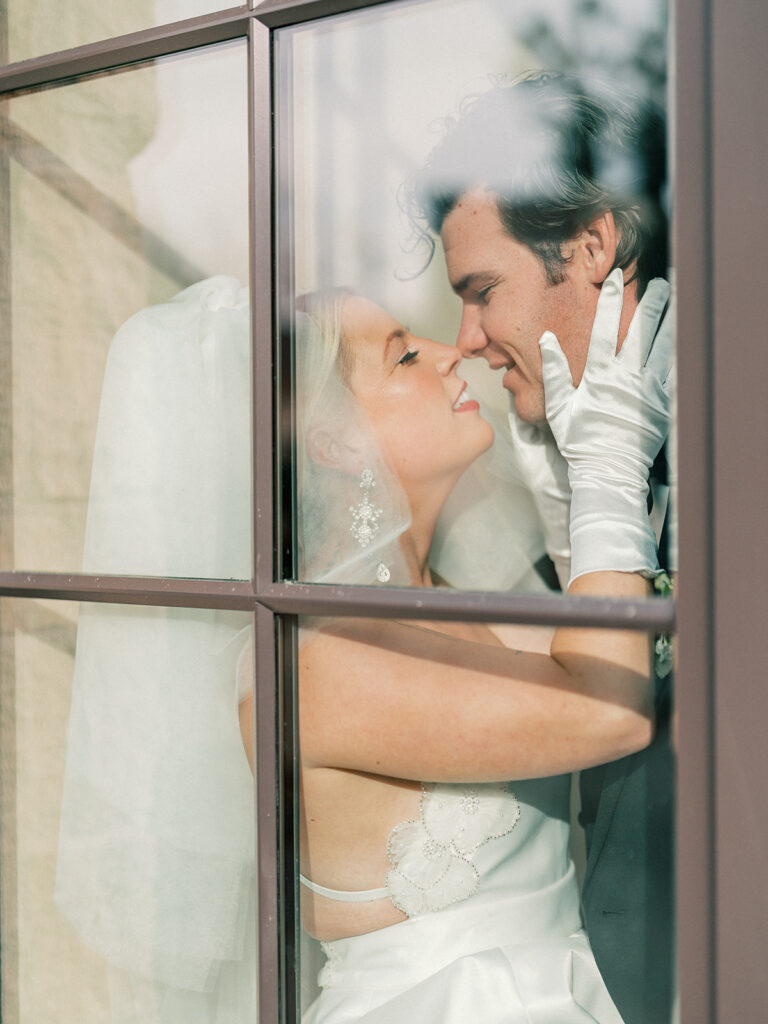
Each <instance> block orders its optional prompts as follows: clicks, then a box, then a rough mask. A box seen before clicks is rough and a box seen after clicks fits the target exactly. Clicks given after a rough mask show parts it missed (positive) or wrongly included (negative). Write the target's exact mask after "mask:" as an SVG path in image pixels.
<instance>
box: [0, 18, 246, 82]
mask: <svg viewBox="0 0 768 1024" xmlns="http://www.w3.org/2000/svg"><path fill="white" fill-rule="evenodd" d="M252 17H253V15H252V13H251V12H250V11H249V10H248V8H247V7H246V6H245V5H242V6H239V7H232V8H229V10H226V11H219V12H218V13H216V14H209V15H203V16H202V17H199V18H189V19H187V20H186V21H178V22H175V23H174V24H171V25H161V26H158V27H157V28H151V29H145V30H143V31H141V32H131V33H129V34H128V35H124V36H116V37H115V38H113V39H107V40H103V41H101V42H98V43H88V44H87V45H86V46H77V47H74V48H73V49H71V50H62V51H60V52H59V53H52V54H51V53H49V54H45V55H44V56H42V57H33V58H31V59H30V60H24V61H19V62H18V63H15V64H7V65H6V66H5V67H4V68H0V96H2V95H9V94H11V93H20V92H27V91H29V90H31V89H39V88H42V87H44V86H48V85H53V84H56V83H61V82H63V81H68V80H71V79H74V78H82V77H84V76H86V75H94V74H101V73H103V72H106V71H111V70H114V69H116V68H121V67H125V66H126V65H128V64H137V63H140V62H141V61H146V60H152V59H153V58H155V57H165V56H168V55H169V54H172V53H179V52H181V51H182V50H190V49H194V48H195V47H198V46H208V45H211V44H213V43H223V42H226V41H227V40H229V39H237V38H239V37H242V36H245V35H246V34H247V31H248V22H249V21H250V19H251V18H252Z"/></svg>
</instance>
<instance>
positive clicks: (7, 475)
mask: <svg viewBox="0 0 768 1024" xmlns="http://www.w3.org/2000/svg"><path fill="white" fill-rule="evenodd" d="M245 57H246V54H245V46H244V44H242V43H240V42H238V43H236V44H231V45H229V44H228V45H226V46H222V47H215V48H211V49H205V50H198V51H196V52H195V53H194V54H193V55H191V56H185V57H183V58H174V59H170V60H167V61H162V62H158V63H157V64H155V65H152V66H144V67H141V68H138V69H132V70H130V71H126V72H124V73H122V74H116V75H112V76H108V77H101V78H98V79H94V80H88V81H84V82H81V83H78V84H74V85H69V86H66V87H62V88H59V89H55V90H50V91H46V92H40V93H35V94H33V95H29V96H23V97H19V98H16V99H13V100H11V101H9V102H7V103H5V105H4V109H3V110H2V111H1V112H0V113H1V114H2V117H3V120H2V123H1V124H2V133H1V134H0V140H1V141H2V155H3V161H4V163H3V170H4V171H5V172H7V174H8V179H7V185H8V189H9V197H10V202H9V204H8V206H7V208H6V216H7V220H6V221H5V222H4V223H5V228H4V229H2V230H4V231H5V232H6V233H7V237H5V238H4V239H3V240H2V241H3V251H4V252H5V253H6V254H7V255H9V257H10V259H9V260H7V261H6V264H5V270H4V274H5V282H4V283H5V285H7V288H8V294H9V296H10V302H9V303H7V304H3V307H2V316H3V318H4V323H3V330H2V331H0V339H2V340H1V341H0V345H1V346H2V347H3V350H4V351H3V354H2V361H3V365H4V366H7V367H8V368H9V372H8V374H6V375H3V378H2V380H1V381H0V411H1V415H2V422H3V423H4V424H6V425H7V427H8V429H7V430H3V431H2V434H1V435H0V491H1V492H2V496H3V499H4V500H3V502H2V510H3V511H2V521H0V533H2V537H3V541H4V543H3V548H2V557H3V565H2V568H3V569H24V570H42V569H45V570H48V571H62V572H77V571H80V570H81V568H83V565H85V568H86V569H87V570H88V571H94V572H115V573H131V574H135V573H139V574H147V575H163V574H166V575H179V576H209V577H216V576H224V577H239V578H247V577H249V576H250V545H249V540H248V534H249V527H248V523H249V520H250V512H249V510H250V496H249V491H250V475H249V446H248V440H247V439H248V435H249V426H248V420H249V414H248V409H249V369H248V367H249V355H248V351H249V340H248V319H249V310H248V300H247V294H246V292H245V290H241V289H240V287H239V285H238V284H237V280H238V279H239V280H240V281H245V280H246V279H247V268H248V257H247V237H248V227H247V143H246V138H247V127H246V125H247V120H246V106H247V97H246V92H245V90H246V84H247V83H246V73H245V72H246V67H245V65H246V60H245ZM223 195H226V197H227V200H226V203H223V202H222V196H223ZM212 276H213V279H212V280H211V278H212ZM201 281H208V284H207V285H205V284H201V283H200V282H201ZM178 293H181V295H179V294H178ZM174 297H175V298H174ZM89 489H90V501H89ZM225 520H226V521H225ZM84 550H85V555H84Z"/></svg>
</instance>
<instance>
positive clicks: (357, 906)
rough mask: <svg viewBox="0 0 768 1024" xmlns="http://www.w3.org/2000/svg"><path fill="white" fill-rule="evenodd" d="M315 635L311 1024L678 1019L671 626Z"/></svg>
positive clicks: (309, 797)
mask: <svg viewBox="0 0 768 1024" xmlns="http://www.w3.org/2000/svg"><path fill="white" fill-rule="evenodd" d="M301 626H302V628H301V630H300V634H299V636H300V639H299V643H300V659H299V665H300V673H299V679H298V694H299V699H298V709H299V737H300V743H299V748H300V821H301V826H300V840H301V841H300V844H299V849H300V864H299V870H300V876H301V877H300V880H299V890H300V898H301V899H300V902H301V920H302V933H301V942H300V946H299V948H300V950H301V963H300V971H299V976H300V980H301V995H302V1001H303V1005H304V1011H305V1017H304V1018H303V1019H304V1020H305V1021H316V1020H318V1021H319V1020H322V1021H329V1022H335V1021H343V1020H344V1021H346V1020H361V1021H363V1020H368V1019H369V1017H368V1014H370V1015H371V1016H370V1020H371V1021H373V1020H376V1021H377V1022H378V1021H382V1022H384V1021H386V1022H387V1024H389V1022H395V1021H398V1020H402V1019H405V1020H417V1019H418V1020H424V1021H432V1020H449V1021H451V1022H453V1021H456V1022H457V1024H458V1022H462V1024H463V1022H464V1021H475V1020H476V1021H483V1022H499V1024H500V1022H502V1021H504V1022H508V1021H510V1022H512V1021H514V1022H517V1021H520V1022H523V1021H526V1022H527V1021H533V1020H537V1019H541V1020H542V1021H548V1022H549V1021H552V1022H554V1021H555V1020H557V1022H558V1024H565V1022H571V1021H572V1022H573V1024H576V1022H577V1021H580V1020H582V1019H584V1020H586V1019H589V1020H595V1021H599V1022H600V1024H621V1022H622V1021H625V1022H626V1024H633V1022H636V1021H639V1022H647V1024H670V1021H671V1019H672V1018H671V1016H670V1015H671V1012H672V1008H671V1003H672V979H673V964H674V925H673V922H672V921H671V907H672V906H673V904H674V898H673V892H672V864H673V862H674V857H673V853H674V851H673V813H674V807H673V792H674V759H673V753H672V746H671V743H670V728H669V722H670V707H669V685H668V684H669V677H668V674H667V675H666V676H665V677H664V678H661V676H660V675H659V676H657V678H656V679H655V680H654V677H653V673H652V671H651V665H652V650H651V645H652V644H653V643H654V642H656V638H649V637H646V636H645V635H644V634H642V633H634V634H629V633H626V632H624V633H619V632H601V631H599V630H591V631H589V630H576V629H562V630H558V631H557V632H556V633H554V635H553V632H552V631H551V630H549V629H547V628H542V627H520V626H484V625H466V624H458V623H427V622H395V621H384V620H376V619H366V620H361V619H358V620H350V619H347V620H341V619H336V620H330V619H324V620H310V619H305V620H304V621H303V622H302V624H301ZM550 651H551V652H552V655H554V657H553V656H550V653H549V652H550ZM656 661H657V663H659V668H662V671H663V667H662V666H661V664H660V659H658V658H657V659H656ZM652 721H655V735H653V732H654V730H653V726H652V724H651V722H652ZM577 772H580V775H576V774H574V773H577ZM582 905H583V908H584V918H583V919H582V914H581V911H580V907H581V906H582ZM321 943H322V946H321V945H320V944H321ZM310 1006H311V1007H312V1009H309V1007H310ZM617 1008H618V1009H617Z"/></svg>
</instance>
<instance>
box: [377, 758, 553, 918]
mask: <svg viewBox="0 0 768 1024" xmlns="http://www.w3.org/2000/svg"><path fill="white" fill-rule="evenodd" d="M569 785H570V780H569V777H568V776H560V777H554V778H549V779H536V780H527V781H524V782H517V783H510V784H505V783H476V784H446V783H437V784H428V785H427V784H425V785H424V786H423V787H422V794H421V799H420V801H419V817H418V818H417V819H416V820H413V821H408V822H404V823H403V824H401V825H398V826H396V827H395V828H394V829H393V830H392V832H391V833H390V836H389V840H388V843H387V854H388V857H389V861H390V863H391V865H392V867H391V869H390V871H389V873H388V875H387V881H386V887H387V893H388V895H389V898H390V899H391V900H392V902H393V904H394V905H395V906H396V907H397V908H398V909H399V910H401V911H403V913H405V914H406V915H407V916H408V917H415V916H418V915H421V914H427V913H432V912H435V911H438V910H442V909H443V908H444V907H447V906H449V905H450V904H452V903H458V902H461V901H463V900H467V899H470V898H471V897H472V896H474V895H475V894H476V893H480V892H482V893H488V892H489V891H490V890H495V889H500V890H504V891H505V892H510V891H512V892H520V891H523V890H525V891H530V890H531V889H534V890H535V889H539V888H543V887H545V886H547V885H551V884H552V883H553V882H555V881H557V880H558V879H559V878H561V877H562V876H563V875H564V874H565V872H566V871H567V870H568V866H569V862H570V858H569V853H568V801H569Z"/></svg>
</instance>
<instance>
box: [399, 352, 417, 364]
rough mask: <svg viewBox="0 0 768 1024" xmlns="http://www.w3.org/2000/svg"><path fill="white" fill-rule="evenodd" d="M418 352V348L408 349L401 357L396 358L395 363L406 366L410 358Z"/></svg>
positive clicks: (413, 357)
mask: <svg viewBox="0 0 768 1024" xmlns="http://www.w3.org/2000/svg"><path fill="white" fill-rule="evenodd" d="M418 354H419V350H418V349H417V348H416V349H408V351H407V352H406V353H405V355H404V356H403V357H402V358H401V359H398V360H397V365H398V366H407V365H408V363H410V362H411V360H413V359H415V358H416V356H417V355H418Z"/></svg>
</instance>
